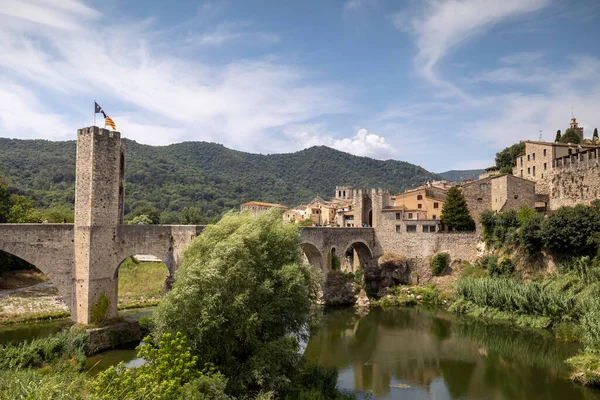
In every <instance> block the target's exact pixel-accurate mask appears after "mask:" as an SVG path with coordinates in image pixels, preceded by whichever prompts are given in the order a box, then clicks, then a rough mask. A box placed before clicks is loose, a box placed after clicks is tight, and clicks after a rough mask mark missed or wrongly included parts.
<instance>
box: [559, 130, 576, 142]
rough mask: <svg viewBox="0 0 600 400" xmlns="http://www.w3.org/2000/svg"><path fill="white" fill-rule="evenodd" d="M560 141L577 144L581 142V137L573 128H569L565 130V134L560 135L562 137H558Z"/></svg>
mask: <svg viewBox="0 0 600 400" xmlns="http://www.w3.org/2000/svg"><path fill="white" fill-rule="evenodd" d="M560 142H561V143H574V144H579V143H581V137H579V134H578V133H577V132H576V131H575V130H574V129H571V128H569V129H567V130H566V131H565V134H564V135H562V137H561V138H560Z"/></svg>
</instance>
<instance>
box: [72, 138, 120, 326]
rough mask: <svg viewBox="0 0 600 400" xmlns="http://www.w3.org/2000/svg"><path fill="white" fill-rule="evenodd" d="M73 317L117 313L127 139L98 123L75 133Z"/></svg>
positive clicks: (92, 319)
mask: <svg viewBox="0 0 600 400" xmlns="http://www.w3.org/2000/svg"><path fill="white" fill-rule="evenodd" d="M76 168H77V176H76V180H75V230H74V246H75V271H74V284H73V288H74V299H75V301H74V307H73V308H74V309H73V310H72V312H75V313H76V315H75V316H74V318H73V319H74V320H76V321H77V322H79V323H83V324H89V323H94V322H100V321H102V320H104V319H109V318H113V317H116V316H117V284H116V281H117V279H116V278H117V276H116V273H115V272H114V271H115V268H114V266H115V265H119V263H120V262H121V261H122V260H119V259H117V258H118V257H119V256H118V253H117V251H116V248H117V242H118V234H117V233H118V232H117V230H118V226H119V225H121V224H122V223H123V210H124V197H125V195H124V171H125V143H124V141H123V140H121V134H120V133H119V132H113V131H109V130H107V129H101V128H98V127H96V126H92V127H88V128H83V129H79V130H78V131H77V161H76Z"/></svg>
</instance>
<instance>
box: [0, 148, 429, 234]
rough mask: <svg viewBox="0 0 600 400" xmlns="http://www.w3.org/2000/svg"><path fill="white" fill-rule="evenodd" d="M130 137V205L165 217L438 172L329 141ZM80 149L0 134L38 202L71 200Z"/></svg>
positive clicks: (210, 213)
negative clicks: (247, 143)
mask: <svg viewBox="0 0 600 400" xmlns="http://www.w3.org/2000/svg"><path fill="white" fill-rule="evenodd" d="M126 142H127V143H126V146H127V158H126V166H125V169H126V187H125V197H126V210H125V212H126V214H130V215H132V214H136V210H141V209H144V210H145V211H144V214H149V213H148V211H147V210H148V209H149V208H155V209H156V210H158V212H159V213H160V222H162V223H180V222H190V223H207V222H212V221H214V220H215V219H217V218H218V217H219V216H220V215H221V214H222V213H223V212H224V211H227V210H229V209H232V208H237V207H239V205H240V204H241V203H243V202H245V201H250V200H260V201H267V202H276V203H282V204H285V205H287V206H293V205H298V204H301V203H306V202H308V201H310V200H311V199H312V198H313V197H314V196H315V195H317V194H319V195H321V196H323V197H329V196H330V195H332V194H333V191H334V189H335V186H336V185H352V186H354V187H357V188H361V187H362V188H370V187H381V188H386V189H389V190H390V191H391V192H392V193H394V192H399V191H401V190H404V189H405V188H410V187H414V186H417V185H421V184H423V183H425V182H427V181H430V180H435V179H439V178H440V177H439V176H438V175H435V174H433V173H430V172H428V171H426V170H425V169H423V168H421V167H418V166H416V165H413V164H409V163H406V162H403V161H395V160H387V161H380V160H374V159H371V158H367V157H357V156H353V155H351V154H347V153H343V152H340V151H337V150H333V149H331V148H328V147H323V146H321V147H311V148H309V149H306V150H302V151H299V152H296V153H291V154H273V155H261V154H250V153H244V152H240V151H235V150H231V149H228V148H226V147H224V146H222V145H219V144H215V143H206V142H184V143H178V144H173V145H169V146H160V147H158V146H148V145H143V144H139V143H136V142H134V141H130V140H127V141H126ZM75 150H76V143H75V141H68V142H50V141H46V140H16V139H5V138H0V177H2V178H3V179H4V180H5V181H7V183H8V186H9V187H10V188H11V191H12V192H13V193H17V194H23V195H26V196H28V197H30V198H32V199H34V200H35V202H36V208H37V207H39V208H48V207H52V206H61V205H69V206H70V207H72V204H73V203H74V197H75ZM190 210H193V212H191V213H190ZM138 214H139V213H138ZM184 214H185V216H182V215H184ZM182 220H183V221H182Z"/></svg>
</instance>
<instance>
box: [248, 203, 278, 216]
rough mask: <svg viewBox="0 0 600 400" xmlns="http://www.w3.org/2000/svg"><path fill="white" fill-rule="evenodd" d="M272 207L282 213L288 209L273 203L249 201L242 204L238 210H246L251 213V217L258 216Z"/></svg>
mask: <svg viewBox="0 0 600 400" xmlns="http://www.w3.org/2000/svg"><path fill="white" fill-rule="evenodd" d="M273 207H276V208H279V209H281V210H283V211H286V210H287V209H288V208H287V207H286V206H284V205H281V204H274V203H265V202H262V201H249V202H247V203H244V204H242V205H241V206H240V209H241V210H242V211H245V210H248V211H250V212H251V213H252V215H255V216H256V215H258V214H259V213H261V212H263V211H267V210H269V209H271V208H273Z"/></svg>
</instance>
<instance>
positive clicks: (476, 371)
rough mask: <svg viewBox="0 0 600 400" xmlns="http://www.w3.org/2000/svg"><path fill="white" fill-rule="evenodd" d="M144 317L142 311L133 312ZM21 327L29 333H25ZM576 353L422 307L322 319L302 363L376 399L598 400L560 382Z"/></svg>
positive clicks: (121, 354)
mask: <svg viewBox="0 0 600 400" xmlns="http://www.w3.org/2000/svg"><path fill="white" fill-rule="evenodd" d="M134 313H138V314H139V315H140V316H141V315H147V314H148V313H149V311H148V310H142V311H134ZM61 324H64V322H54V323H47V324H33V325H22V326H17V327H11V328H4V329H2V330H0V343H2V342H6V341H14V340H23V339H30V338H31V337H33V336H45V335H47V334H49V333H51V332H53V331H56V330H57V329H59V328H60V325H61ZM28 327H29V328H30V329H28ZM579 349H580V346H579V345H577V344H574V343H561V342H558V341H557V340H556V339H554V337H553V336H552V335H551V334H550V333H549V332H547V331H543V330H533V329H531V330H529V329H521V328H516V327H513V326H511V325H508V324H497V323H493V324H491V323H484V322H482V321H475V320H472V319H462V318H457V317H455V316H453V315H450V314H447V313H445V312H433V311H429V310H426V309H423V308H414V309H406V308H398V309H388V310H382V309H374V310H372V311H371V312H369V313H367V314H362V315H361V314H359V313H357V312H355V311H354V310H353V309H347V310H337V311H332V312H328V313H326V314H325V315H324V316H323V319H322V326H321V328H320V329H319V330H318V331H317V332H315V333H314V334H313V335H312V336H311V338H310V340H309V341H308V343H306V344H305V355H306V357H307V358H308V359H309V360H310V361H312V362H315V363H319V364H321V365H326V366H335V367H337V368H338V369H339V379H338V386H339V387H340V388H341V389H347V390H356V391H359V392H360V393H369V392H370V393H372V395H373V396H374V397H375V398H377V399H406V400H413V399H414V400H417V399H441V400H444V399H461V400H462V399H464V400H467V399H528V400H529V399H565V400H577V399H599V398H600V392H598V391H595V390H590V389H586V388H584V387H582V386H579V385H575V384H573V383H571V381H569V380H568V375H569V372H570V371H569V369H568V368H567V366H566V365H565V364H564V360H565V359H566V358H568V357H569V356H571V355H574V354H576V353H577V351H578V350H579ZM119 361H125V362H126V363H127V364H128V365H129V366H136V365H139V363H140V362H141V360H139V359H136V356H135V350H133V349H131V348H129V349H116V350H111V351H107V352H104V353H102V354H99V355H96V356H93V357H90V359H89V360H88V366H89V367H90V368H92V370H91V373H95V372H98V371H101V370H102V369H104V368H106V367H108V366H109V365H114V364H116V363H118V362H119Z"/></svg>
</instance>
